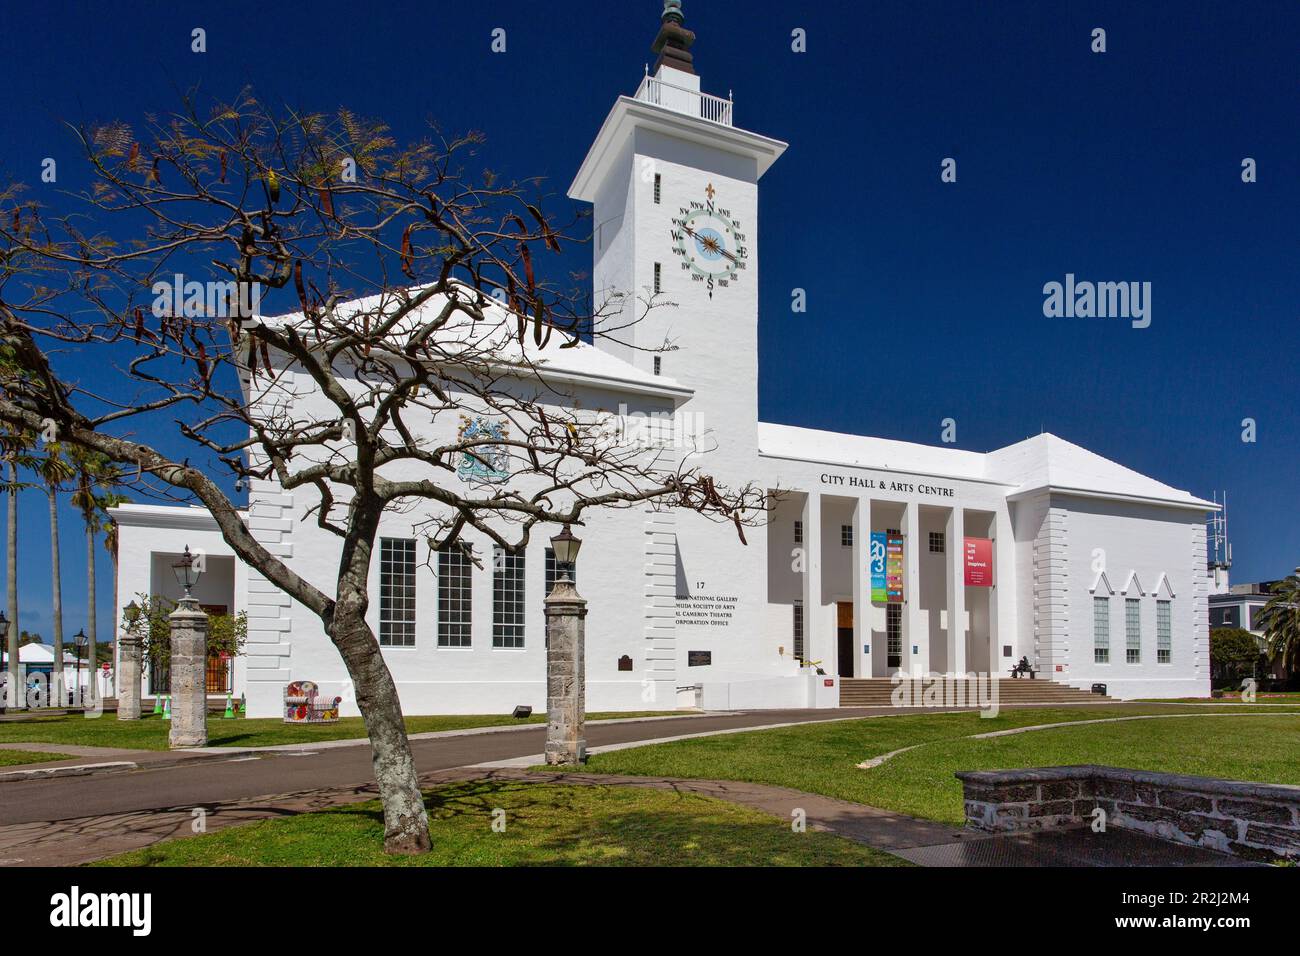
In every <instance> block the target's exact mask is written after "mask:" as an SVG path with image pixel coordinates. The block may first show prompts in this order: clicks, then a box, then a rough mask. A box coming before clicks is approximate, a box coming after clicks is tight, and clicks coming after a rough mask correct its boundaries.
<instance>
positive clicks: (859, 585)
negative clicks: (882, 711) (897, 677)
mask: <svg viewBox="0 0 1300 956" xmlns="http://www.w3.org/2000/svg"><path fill="white" fill-rule="evenodd" d="M870 553H871V499H870V498H859V499H858V500H857V501H855V502H854V503H853V565H852V568H853V659H854V660H855V661H857V666H856V667H854V668H853V676H854V677H870V676H871V655H870V654H866V653H864V652H863V650H862V648H863V647H864V646H865V645H866V644H867V643H868V642H869V641H870V640H871V618H870V615H869V612H870V609H871V588H870V587H869V586H868V582H867V573H868V558H869V556H870ZM872 651H873V652H874V651H875V648H872Z"/></svg>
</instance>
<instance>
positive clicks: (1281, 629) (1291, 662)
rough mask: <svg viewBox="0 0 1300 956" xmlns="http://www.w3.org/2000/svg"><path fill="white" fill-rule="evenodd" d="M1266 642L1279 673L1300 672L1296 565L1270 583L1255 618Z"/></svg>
mask: <svg viewBox="0 0 1300 956" xmlns="http://www.w3.org/2000/svg"><path fill="white" fill-rule="evenodd" d="M1255 621H1256V624H1257V626H1258V627H1259V628H1260V629H1261V630H1262V631H1263V632H1264V640H1265V641H1267V642H1268V656H1269V657H1270V658H1271V659H1272V660H1273V661H1274V662H1275V663H1278V664H1281V665H1282V673H1283V674H1286V675H1294V674H1295V673H1296V672H1297V671H1300V568H1296V573H1295V574H1293V575H1291V576H1290V577H1287V578H1283V579H1282V580H1281V581H1279V582H1277V584H1275V585H1273V596H1272V597H1271V598H1269V601H1268V603H1267V604H1265V605H1264V610H1262V611H1260V612H1259V617H1257V618H1256V619H1255Z"/></svg>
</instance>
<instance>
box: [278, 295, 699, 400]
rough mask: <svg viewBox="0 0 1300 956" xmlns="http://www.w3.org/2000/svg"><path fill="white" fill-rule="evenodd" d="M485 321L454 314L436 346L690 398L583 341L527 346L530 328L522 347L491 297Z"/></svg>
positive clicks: (405, 326) (359, 302)
mask: <svg viewBox="0 0 1300 956" xmlns="http://www.w3.org/2000/svg"><path fill="white" fill-rule="evenodd" d="M422 288H426V287H424V286H412V287H410V288H408V289H405V290H399V291H390V292H385V293H376V294H375V295H369V296H362V297H361V298H357V299H352V300H350V301H348V302H344V303H341V304H340V305H339V306H337V308H336V316H337V319H338V320H339V321H347V320H348V318H349V316H358V317H359V316H363V315H374V314H376V313H377V312H378V311H379V310H380V309H383V310H384V311H385V312H389V313H391V312H393V311H396V309H397V308H398V302H399V299H398V296H399V295H401V294H406V295H413V294H415V293H418V292H419V291H420V290H421V289H422ZM463 288H464V289H465V290H466V297H467V299H469V298H471V297H477V293H475V292H474V290H472V289H471V287H469V286H463ZM446 302H447V296H445V295H436V296H433V297H431V298H430V299H429V301H427V302H424V303H422V304H421V305H420V306H419V307H418V308H416V309H414V310H412V312H411V314H410V315H409V316H408V317H406V318H405V319H404V320H403V322H402V324H401V325H400V326H399V332H398V333H397V334H398V335H400V334H402V332H404V331H413V330H415V329H418V328H419V327H420V326H422V325H424V324H425V323H427V322H430V321H432V320H433V319H434V317H436V316H437V315H438V314H439V313H440V312H441V311H442V309H443V307H444V306H445V305H446ZM483 310H484V312H485V313H486V314H487V316H488V320H487V321H485V322H481V323H477V324H476V323H474V322H472V321H471V320H470V319H469V318H468V317H467V316H465V314H464V313H456V316H455V318H453V319H452V320H451V321H450V322H449V323H448V325H447V326H446V327H445V328H444V329H442V330H440V331H439V333H438V341H439V343H441V344H442V346H443V347H444V348H446V347H448V346H451V347H454V346H455V345H456V344H457V343H458V342H460V343H463V344H464V345H465V347H466V348H467V349H473V350H474V352H475V354H476V355H478V356H483V355H484V354H485V353H490V355H491V361H492V362H493V363H494V364H497V365H500V366H501V367H503V368H512V367H513V368H518V369H519V370H520V371H521V373H524V374H527V375H533V374H536V375H538V376H540V377H541V378H543V379H544V380H550V381H555V382H580V383H583V384H588V385H593V386H599V387H604V388H609V389H613V390H615V391H622V392H633V393H636V394H642V395H656V396H663V397H671V398H673V399H674V400H676V401H682V400H685V399H687V398H689V397H690V396H691V395H693V394H694V390H693V389H690V388H687V387H685V386H684V385H682V384H680V383H679V382H677V381H676V380H675V379H672V378H668V377H667V376H663V375H653V374H651V373H650V372H646V371H643V370H642V369H639V368H637V367H636V366H635V365H632V364H631V363H630V362H625V361H624V360H623V359H620V358H618V357H617V356H615V355H612V354H610V353H609V352H607V351H605V350H604V349H600V348H597V347H596V346H594V345H592V344H591V343H589V342H578V343H577V344H576V345H574V346H573V347H571V348H560V346H561V345H562V344H564V343H566V342H567V341H568V340H569V338H568V336H567V335H565V334H563V333H562V332H560V331H559V330H555V331H553V332H552V334H551V337H550V341H549V342H548V343H547V345H546V347H545V348H538V347H536V346H534V345H533V343H532V338H531V334H532V333H531V327H530V328H529V332H528V335H527V336H526V337H525V341H526V344H525V345H521V344H520V342H519V339H518V337H517V335H516V334H515V329H516V318H515V314H514V313H513V312H511V311H510V310H509V309H508V308H506V306H505V305H504V304H502V303H500V302H498V301H497V300H495V299H493V298H490V297H489V298H488V300H487V302H486V304H485V305H484V307H483ZM258 319H259V320H260V321H262V322H265V323H266V324H267V325H269V326H272V327H282V326H288V325H295V324H298V323H303V322H304V321H305V320H304V318H303V314H302V313H301V312H290V313H287V314H285V315H280V316H259V317H258Z"/></svg>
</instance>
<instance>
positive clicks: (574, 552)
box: [551, 521, 582, 584]
mask: <svg viewBox="0 0 1300 956" xmlns="http://www.w3.org/2000/svg"><path fill="white" fill-rule="evenodd" d="M581 548H582V539H581V538H578V537H575V536H574V534H573V531H572V530H571V529H570V528H569V522H567V521H566V522H564V529H563V530H562V531H561V532H560V533H559V534H557V535H555V536H554V537H553V538H551V550H553V551H554V552H555V570H556V571H558V572H559V574H560V577H559V579H558V580H557V581H556V583H557V584H558V583H559V582H560V581H569V582H570V583H572V580H571V579H570V577H569V569H570V568H572V567H573V566H574V565H575V564H577V561H578V551H579V550H581Z"/></svg>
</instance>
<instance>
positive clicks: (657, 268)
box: [655, 262, 664, 292]
mask: <svg viewBox="0 0 1300 956" xmlns="http://www.w3.org/2000/svg"><path fill="white" fill-rule="evenodd" d="M663 271H664V270H663V266H661V265H660V264H659V263H657V262H656V263H655V291H656V292H662V291H663V286H662V285H661V284H660V279H661V277H662V276H663Z"/></svg>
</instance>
